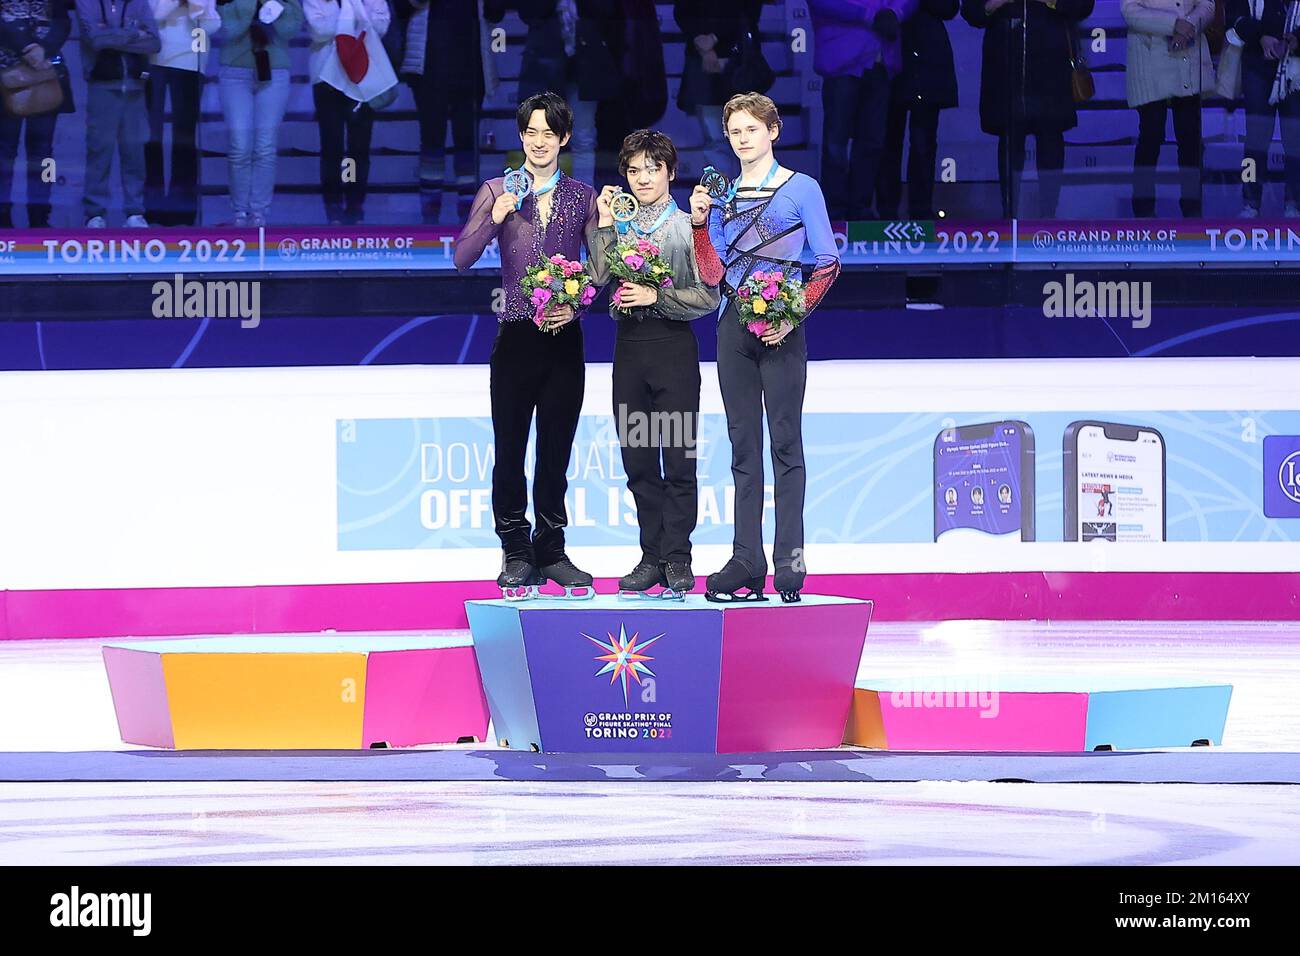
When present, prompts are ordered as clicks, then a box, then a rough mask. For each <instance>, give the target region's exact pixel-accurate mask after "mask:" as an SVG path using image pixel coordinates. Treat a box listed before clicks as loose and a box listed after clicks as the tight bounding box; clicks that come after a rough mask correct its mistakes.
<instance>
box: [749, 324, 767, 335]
mask: <svg viewBox="0 0 1300 956" xmlns="http://www.w3.org/2000/svg"><path fill="white" fill-rule="evenodd" d="M745 328H747V329H749V331H751V332H753V333H754V334H755V335H762V334H763V333H764V332H766V331H767V323H766V322H750V323H748V324H746V326H745Z"/></svg>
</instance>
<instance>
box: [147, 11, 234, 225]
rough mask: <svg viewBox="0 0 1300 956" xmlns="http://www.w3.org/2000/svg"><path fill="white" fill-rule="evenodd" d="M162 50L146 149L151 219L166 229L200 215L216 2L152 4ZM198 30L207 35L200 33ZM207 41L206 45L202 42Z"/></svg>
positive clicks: (150, 92) (151, 90) (153, 69)
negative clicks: (202, 108) (168, 143)
mask: <svg viewBox="0 0 1300 956" xmlns="http://www.w3.org/2000/svg"><path fill="white" fill-rule="evenodd" d="M150 6H151V7H152V9H153V15H154V19H155V20H157V21H158V40H159V42H160V43H161V44H162V49H160V50H159V51H158V52H157V53H155V54H154V55H153V56H152V57H151V58H150V63H151V64H152V66H150V68H149V79H148V81H147V83H146V85H145V91H144V96H145V105H146V106H147V107H148V110H149V141H148V143H146V144H145V149H144V201H145V210H146V213H145V215H146V217H147V218H148V219H149V221H150V222H152V223H154V224H156V225H161V226H192V225H194V223H195V220H196V219H197V218H198V212H199V150H198V136H197V134H198V126H199V100H200V97H201V95H202V92H203V71H204V67H205V66H206V65H207V60H208V56H207V54H208V50H209V49H211V42H212V36H213V35H214V34H215V33H216V32H217V31H218V30H219V29H220V28H221V17H220V16H218V15H217V4H216V0H150ZM196 30H201V31H202V33H201V34H200V35H198V36H196V35H195V31H196ZM200 41H201V42H200ZM168 100H170V101H171V102H170V106H171V133H172V149H171V154H172V155H171V182H170V184H168V183H167V182H166V176H165V174H164V167H165V163H164V161H163V127H164V121H165V117H166V115H167V106H168V102H167V101H168Z"/></svg>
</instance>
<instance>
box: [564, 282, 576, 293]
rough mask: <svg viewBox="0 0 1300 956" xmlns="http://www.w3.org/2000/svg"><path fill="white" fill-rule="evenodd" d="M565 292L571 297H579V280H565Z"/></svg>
mask: <svg viewBox="0 0 1300 956" xmlns="http://www.w3.org/2000/svg"><path fill="white" fill-rule="evenodd" d="M564 291H565V292H567V293H568V294H569V295H577V294H578V280H577V279H565V280H564Z"/></svg>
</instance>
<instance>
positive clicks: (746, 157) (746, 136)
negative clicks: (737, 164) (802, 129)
mask: <svg viewBox="0 0 1300 956" xmlns="http://www.w3.org/2000/svg"><path fill="white" fill-rule="evenodd" d="M777 134H778V130H777V128H776V127H775V126H773V127H771V128H768V127H766V126H764V125H763V121H762V120H760V119H759V118H758V117H757V116H755V115H754V114H753V113H747V112H745V111H744V110H737V111H736V112H734V113H732V114H731V119H730V120H728V121H727V139H728V140H729V141H730V143H731V149H732V151H733V152H735V154H736V155H737V156H739V157H740V161H741V162H742V163H751V162H755V161H756V160H760V159H763V158H764V157H765V156H771V155H772V143H773V142H775V141H776V137H777Z"/></svg>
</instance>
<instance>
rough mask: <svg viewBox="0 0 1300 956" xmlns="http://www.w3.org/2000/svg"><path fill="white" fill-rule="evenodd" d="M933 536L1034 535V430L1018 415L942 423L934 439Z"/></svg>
mask: <svg viewBox="0 0 1300 956" xmlns="http://www.w3.org/2000/svg"><path fill="white" fill-rule="evenodd" d="M932 490H933V493H934V540H935V541H938V540H939V539H940V538H942V537H944V536H945V535H948V536H958V535H970V534H982V535H987V536H989V537H993V538H1002V539H1006V540H1014V539H1017V538H1018V539H1019V540H1021V541H1033V540H1034V507H1035V503H1034V432H1033V429H1031V428H1030V427H1029V425H1028V424H1026V423H1025V422H1021V421H1001V422H984V423H982V424H978V425H960V426H957V427H955V428H945V429H943V430H942V431H941V432H939V434H938V435H937V436H936V437H935V439H934V484H933V487H932Z"/></svg>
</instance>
